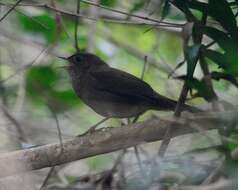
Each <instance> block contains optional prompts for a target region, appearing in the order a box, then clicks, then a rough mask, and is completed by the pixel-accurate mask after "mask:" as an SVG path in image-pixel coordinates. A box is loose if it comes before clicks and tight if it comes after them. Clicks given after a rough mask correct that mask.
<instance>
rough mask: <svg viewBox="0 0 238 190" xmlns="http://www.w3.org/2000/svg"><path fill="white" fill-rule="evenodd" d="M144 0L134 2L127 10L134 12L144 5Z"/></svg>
mask: <svg viewBox="0 0 238 190" xmlns="http://www.w3.org/2000/svg"><path fill="white" fill-rule="evenodd" d="M145 3H146V1H144V0H140V1H138V2H136V3H135V4H134V5H133V7H132V8H131V9H130V10H129V13H134V12H136V11H138V10H140V9H141V8H143V7H144V5H145Z"/></svg>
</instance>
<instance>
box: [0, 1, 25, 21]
mask: <svg viewBox="0 0 238 190" xmlns="http://www.w3.org/2000/svg"><path fill="white" fill-rule="evenodd" d="M21 1H22V0H18V1H17V2H16V3H15V4H14V5H13V6H12V7H11V8H10V9H9V10H8V11H7V12H6V13H5V14H4V15H3V16H2V18H0V22H1V21H2V20H3V19H4V18H6V16H7V15H8V14H9V13H10V12H12V11H13V10H14V9H15V7H16V6H17V5H18V4H19V3H20V2H21Z"/></svg>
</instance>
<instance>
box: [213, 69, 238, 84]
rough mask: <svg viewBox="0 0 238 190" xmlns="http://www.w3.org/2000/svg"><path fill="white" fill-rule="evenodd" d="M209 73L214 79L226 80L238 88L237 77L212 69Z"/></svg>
mask: <svg viewBox="0 0 238 190" xmlns="http://www.w3.org/2000/svg"><path fill="white" fill-rule="evenodd" d="M210 75H211V78H212V79H214V80H220V79H223V80H227V81H229V82H230V83H232V84H233V85H235V86H236V87H237V88H238V81H237V79H236V78H235V77H234V76H232V75H230V74H227V73H222V72H216V71H214V72H212V73H211V74H210Z"/></svg>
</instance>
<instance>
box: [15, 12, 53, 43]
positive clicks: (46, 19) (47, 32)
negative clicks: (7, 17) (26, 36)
mask: <svg viewBox="0 0 238 190" xmlns="http://www.w3.org/2000/svg"><path fill="white" fill-rule="evenodd" d="M29 17H31V19H30V18H28V17H26V16H24V15H21V14H18V17H17V18H18V19H19V23H20V26H21V27H22V28H23V29H24V30H25V31H26V32H30V33H33V34H40V35H42V36H43V37H44V38H45V39H46V40H47V41H48V42H50V43H52V42H54V41H55V40H56V36H57V26H56V23H55V19H54V18H52V17H51V16H49V15H47V14H42V15H39V16H29Z"/></svg>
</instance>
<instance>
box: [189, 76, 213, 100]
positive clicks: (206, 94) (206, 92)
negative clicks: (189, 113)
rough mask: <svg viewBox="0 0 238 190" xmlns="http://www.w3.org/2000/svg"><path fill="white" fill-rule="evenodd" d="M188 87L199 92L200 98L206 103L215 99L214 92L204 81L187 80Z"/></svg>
mask: <svg viewBox="0 0 238 190" xmlns="http://www.w3.org/2000/svg"><path fill="white" fill-rule="evenodd" d="M186 85H187V86H188V87H189V88H191V89H195V90H197V93H198V96H200V97H203V98H204V99H205V100H206V101H208V102H210V101H212V100H213V98H214V92H213V91H212V90H211V89H210V88H209V87H208V86H207V85H206V83H205V82H204V81H203V80H202V81H199V80H198V79H195V78H193V79H187V80H186Z"/></svg>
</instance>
